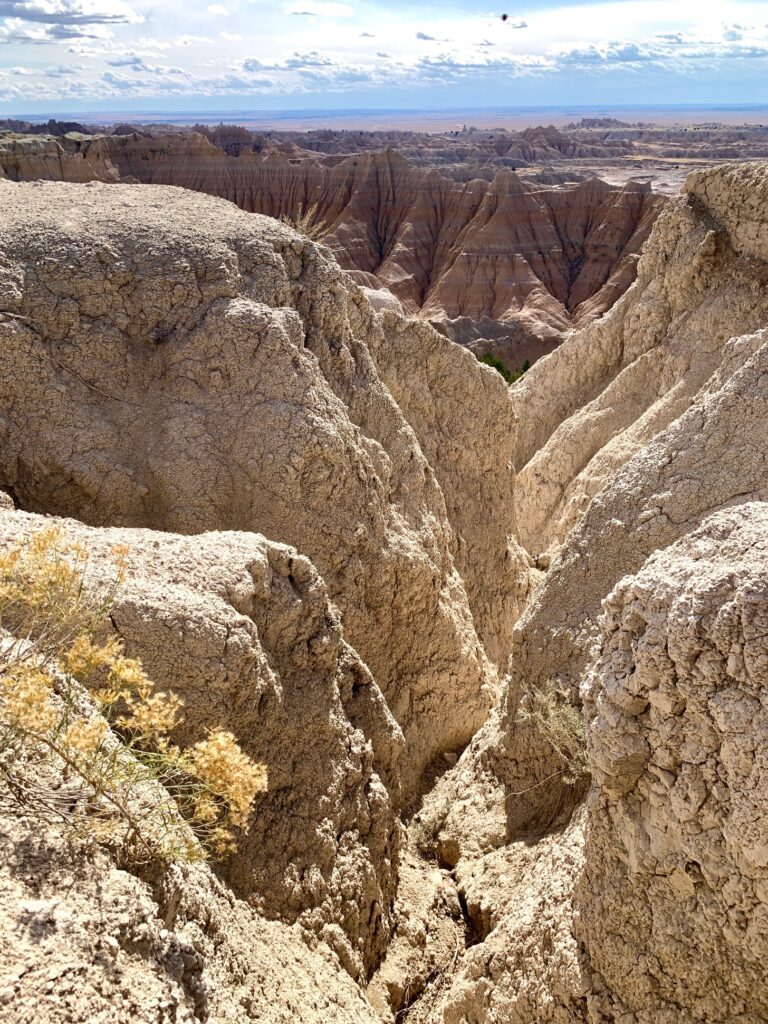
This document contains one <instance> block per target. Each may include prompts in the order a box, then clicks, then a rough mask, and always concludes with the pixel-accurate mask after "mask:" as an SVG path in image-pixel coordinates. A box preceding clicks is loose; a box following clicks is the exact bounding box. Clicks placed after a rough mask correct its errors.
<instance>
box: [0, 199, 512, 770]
mask: <svg viewBox="0 0 768 1024" xmlns="http://www.w3.org/2000/svg"><path fill="white" fill-rule="evenodd" d="M0 205H2V207H3V209H4V211H5V212H4V215H3V228H2V231H0V254H1V256H0V259H1V266H0V296H2V301H3V306H4V309H5V313H4V314H3V316H2V335H3V339H4V340H3V345H2V355H1V356H0V378H2V394H3V400H2V407H1V408H0V436H1V437H2V447H1V449H0V484H2V485H3V486H7V487H9V488H10V489H11V490H12V493H13V495H14V496H15V498H16V500H17V502H18V504H19V506H20V507H21V508H24V509H27V510H31V511H45V512H51V513H55V514H59V515H72V516H75V517H77V518H79V519H81V520H85V521H87V522H90V523H93V524H102V523H109V524H112V525H134V526H147V527H152V528H155V529H163V530H171V531H181V532H185V533H197V532H201V531H205V530H210V529H222V528H223V529H239V530H248V531H260V532H262V533H264V534H265V535H267V536H269V537H270V538H274V539H277V540H280V541H284V542H288V543H291V544H294V545H295V546H296V547H297V548H298V549H299V551H300V552H302V553H303V554H306V555H308V556H309V557H310V558H311V559H312V561H313V562H314V563H315V565H316V566H317V568H318V570H319V571H320V572H321V573H322V575H323V577H324V579H325V580H326V581H327V582H328V586H329V588H330V592H331V595H332V598H333V600H334V601H335V602H336V603H337V604H338V606H339V608H340V611H341V614H342V619H343V623H344V629H345V633H346V636H347V638H348V639H349V641H350V642H351V643H352V644H353V645H354V646H355V648H356V649H357V650H358V651H359V653H360V655H361V656H362V657H363V658H364V660H365V662H366V664H367V665H368V667H369V668H370V669H371V671H372V672H373V674H374V676H375V678H376V680H377V682H378V684H379V685H380V687H381V688H382V690H383V691H384V693H385V695H386V698H387V701H388V703H389V706H390V708H391V709H392V712H393V713H394V715H395V717H396V719H397V721H398V722H399V723H400V725H401V726H402V728H403V730H404V732H405V736H406V741H407V743H408V747H409V756H408V759H407V761H406V763H405V766H404V772H403V778H404V783H405V786H406V789H411V788H412V787H413V786H414V784H415V782H416V780H417V779H418V777H419V775H420V773H421V771H422V769H423V768H424V766H425V765H426V764H427V763H428V762H429V761H430V760H431V759H432V757H434V756H435V755H436V754H437V753H438V752H440V751H441V750H445V749H456V748H459V747H461V746H463V745H464V744H465V743H466V742H467V741H468V740H469V738H470V736H471V734H472V732H473V731H474V730H475V729H476V728H477V726H478V725H479V724H480V723H481V722H482V720H483V718H484V716H485V714H486V713H487V709H488V707H489V705H490V703H491V699H492V696H493V692H494V687H495V685H496V683H495V680H496V674H495V670H494V668H493V666H492V665H491V664H490V663H489V661H488V659H487V657H486V655H485V652H484V650H483V647H482V645H481V643H480V642H479V640H478V637H477V633H476V630H475V626H474V623H473V618H472V612H471V609H470V604H469V602H468V600H467V596H466V591H465V588H464V585H463V582H462V579H461V577H460V575H459V572H458V571H457V569H456V565H455V562H454V559H453V556H452V549H455V548H456V546H457V544H460V543H461V541H460V539H457V538H456V536H455V534H454V532H453V531H452V529H451V525H450V522H449V518H448V515H447V514H446V506H445V501H444V498H443V494H442V492H441V489H440V486H439V484H438V482H437V481H436V479H435V476H434V474H433V472H432V470H431V468H430V466H429V463H428V462H427V460H426V459H425V457H424V454H423V452H422V450H421V448H420V446H419V443H418V440H417V438H416V435H415V434H414V432H413V430H412V429H411V428H410V427H409V426H408V423H407V422H406V420H405V418H404V417H403V415H402V413H401V411H400V410H399V409H398V407H397V405H396V404H395V401H394V400H393V398H392V395H391V394H390V392H389V391H388V390H387V388H386V387H385V386H384V385H383V384H382V382H381V380H380V378H379V376H378V374H377V371H376V368H375V366H374V363H373V360H372V358H371V355H370V353H369V350H368V348H367V346H366V344H365V342H366V339H372V338H373V337H374V336H375V335H377V334H378V333H380V332H381V330H382V328H381V325H380V323H379V322H378V321H377V320H376V319H375V318H374V316H373V314H372V311H371V309H370V307H369V306H368V304H367V303H366V302H365V300H364V298H363V297H362V295H361V294H360V293H359V291H358V290H357V289H356V287H355V286H354V285H351V284H350V283H349V281H348V279H347V278H346V277H345V276H344V275H343V274H341V272H340V271H339V270H338V268H337V267H336V265H335V264H334V263H333V262H331V261H329V260H328V259H327V258H326V257H325V256H324V255H323V254H322V252H321V250H320V249H319V248H318V247H317V246H316V245H314V244H313V243H311V242H309V241H308V240H306V239H302V238H300V237H299V236H298V235H296V234H295V233H294V232H292V231H290V230H289V229H287V228H285V227H283V226H281V225H279V224H277V223H276V222H275V221H270V220H266V219H262V218H258V217H254V216H250V215H247V214H244V213H242V212H240V211H238V210H237V209H235V208H234V207H233V206H232V205H231V204H228V203H225V202H223V201H221V200H219V201H217V200H213V199H210V198H209V197H206V196H196V195H193V194H192V193H190V192H185V191H183V190H172V191H168V190H160V189H157V190H151V191H148V190H146V189H143V188H141V187H139V186H125V187H121V188H120V189H119V190H115V189H112V188H111V187H109V186H104V185H91V186H61V185H34V184H33V185H11V184H6V185H4V186H3V187H2V189H0ZM437 343H438V344H440V345H443V346H450V343H449V342H446V341H440V340H439V339H438V342H437ZM472 369H473V372H474V373H476V375H477V377H478V379H480V380H483V381H485V382H486V384H487V385H489V386H490V382H489V381H488V379H487V376H488V375H487V374H486V373H484V372H483V371H482V370H481V369H480V368H479V367H477V368H475V367H474V366H473V368H472ZM494 383H495V382H494ZM496 397H497V399H498V400H499V401H500V402H504V401H506V392H505V391H504V390H503V389H499V388H498V386H497V389H496ZM435 400H436V402H440V400H441V399H440V397H439V396H438V397H437V398H436V399H435ZM477 476H479V473H478V474H477ZM501 486H502V488H503V487H504V486H508V485H507V484H503V483H502V485H501ZM469 500H470V501H471V502H476V501H477V495H472V496H471V498H470V499H469ZM475 507H477V506H475ZM461 525H462V524H461V523H458V524H457V527H458V529H457V532H458V533H459V534H460V533H461ZM495 551H496V555H495V556H494V557H495V558H496V560H497V561H498V562H500V563H501V565H500V568H502V569H503V572H504V573H505V574H507V575H510V576H513V575H514V573H515V568H514V567H510V564H509V552H508V548H507V545H506V543H505V542H504V543H501V542H500V543H499V544H497V546H496V549H495ZM491 560H493V558H492V559H491ZM516 571H517V572H519V573H520V574H521V575H522V576H525V574H527V571H528V570H527V566H526V565H525V562H524V560H523V559H522V558H519V559H518V563H517V569H516ZM521 585H522V586H523V587H524V583H522V582H519V581H516V582H515V586H516V587H517V588H518V589H519V588H520V586H521ZM499 601H507V598H506V596H503V598H502V597H501V596H500V597H499ZM499 614H500V615H501V613H499ZM497 618H498V616H497ZM493 628H494V627H493V626H491V627H489V632H490V631H492V630H493ZM498 628H501V629H503V630H504V631H506V632H507V633H508V628H509V627H508V624H506V623H502V624H501V625H500V626H499V627H498ZM501 653H502V654H503V656H504V657H505V656H506V651H503V652H501ZM501 660H502V661H503V658H502V659H501ZM451 706H455V707H456V709H457V714H456V715H453V714H451V713H450V711H449V708H450V707H451ZM459 709H460V712H459Z"/></svg>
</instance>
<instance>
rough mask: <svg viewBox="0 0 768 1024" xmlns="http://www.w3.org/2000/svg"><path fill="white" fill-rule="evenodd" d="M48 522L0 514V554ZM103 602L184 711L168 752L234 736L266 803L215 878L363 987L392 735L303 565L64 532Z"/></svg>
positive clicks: (282, 551) (231, 543)
mask: <svg viewBox="0 0 768 1024" xmlns="http://www.w3.org/2000/svg"><path fill="white" fill-rule="evenodd" d="M49 524H50V520H49V519H43V518H42V517H40V516H30V515H28V514H27V513H23V512H15V513H3V514H0V544H2V545H4V546H6V545H8V544H10V543H12V542H13V540H14V539H18V538H19V537H21V536H24V535H26V534H28V533H29V532H30V531H32V530H35V529H41V528H43V527H44V526H46V525H49ZM62 528H63V529H64V530H65V532H66V534H67V536H69V537H71V538H73V539H76V540H78V541H80V542H81V543H83V544H84V545H85V547H86V548H87V550H88V552H89V555H90V568H89V573H88V578H87V583H88V586H90V587H93V588H98V589H104V588H106V589H109V587H110V585H112V584H113V583H114V579H115V574H116V568H115V564H114V556H113V554H112V552H113V549H114V547H115V545H117V544H121V545H126V546H127V547H128V548H129V554H128V556H127V565H126V579H125V582H124V583H123V584H122V585H121V586H120V587H119V588H118V590H117V592H116V594H115V598H114V601H113V603H112V606H111V608H110V621H111V623H112V624H113V626H114V628H115V630H116V631H117V633H118V635H120V636H121V637H122V638H123V640H124V641H125V645H126V650H127V651H128V652H129V653H130V654H131V656H133V657H139V658H141V660H142V663H143V664H144V666H145V668H146V669H147V671H148V673H149V675H150V677H151V678H152V680H153V681H154V683H155V684H156V686H157V687H158V689H160V690H164V691H166V692H167V691H168V690H173V691H175V692H176V693H178V694H179V695H180V696H181V697H182V698H183V700H184V704H185V723H184V726H183V727H182V728H180V729H179V731H178V736H177V737H176V739H177V741H178V742H180V743H181V744H183V745H187V744H190V743H194V742H196V741H197V740H199V739H202V738H203V737H204V736H205V735H206V731H207V730H208V729H210V728H224V729H227V730H229V731H230V732H232V733H234V735H235V736H236V737H237V738H238V740H239V741H240V743H241V745H242V747H243V749H244V750H245V751H246V752H247V753H248V754H249V755H250V756H251V757H253V758H254V760H257V761H260V762H263V763H265V764H266V765H267V771H268V775H269V791H268V793H267V794H266V795H265V796H264V797H262V798H260V799H259V805H258V813H257V815H256V816H255V817H254V820H253V826H252V828H251V831H250V833H249V835H248V837H247V838H246V839H244V840H243V841H242V842H241V843H240V846H239V850H238V853H237V855H236V856H235V857H234V858H232V859H231V860H230V861H229V863H228V864H227V865H226V870H225V874H226V877H227V878H228V879H229V881H230V883H231V884H232V886H233V888H234V890H235V892H237V894H238V895H239V896H241V897H244V898H248V899H249V901H250V902H251V904H252V905H253V906H254V907H255V908H257V909H258V911H259V912H260V913H261V914H262V915H264V916H266V917H269V918H275V919H279V920H283V921H287V922H288V923H293V922H295V921H298V922H299V923H300V924H301V925H302V927H303V928H304V929H305V930H307V931H310V932H312V933H314V934H316V935H317V936H318V937H321V938H323V939H325V940H326V941H327V942H328V944H329V945H330V946H331V947H332V948H334V949H335V950H336V952H337V953H338V955H339V957H340V958H341V960H342V962H343V963H344V965H345V967H346V968H347V969H348V971H349V972H350V973H351V974H353V975H354V976H356V977H358V978H359V977H361V976H364V975H365V974H366V972H368V971H370V970H371V969H372V967H373V965H374V964H375V963H376V962H377V960H378V959H379V958H380V956H381V955H382V953H383V951H384V949H385V948H386V944H387V941H388V938H389V932H390V929H391V910H392V902H393V900H394V894H395V886H396V876H397V854H398V837H399V824H398V822H397V820H396V816H395V810H396V807H397V804H398V803H399V779H400V764H399V757H400V753H401V748H402V736H401V733H400V730H399V728H398V727H397V725H396V723H395V722H394V720H393V719H392V717H391V715H390V713H389V711H388V709H387V706H386V704H385V702H384V699H383V697H382V695H381V692H380V691H379V689H378V687H377V686H376V684H375V682H374V680H373V679H372V677H371V675H370V672H369V671H368V670H367V669H366V667H365V665H363V664H362V662H361V661H360V659H359V657H358V656H357V655H356V653H355V652H354V651H353V650H352V649H351V648H350V647H349V646H348V645H347V644H346V643H345V642H344V639H343V637H342V633H341V626H340V623H339V619H338V613H337V612H336V611H335V609H334V608H333V607H332V606H331V605H330V604H329V599H328V592H327V589H326V587H325V584H324V583H323V581H322V580H321V579H320V577H319V576H318V574H317V571H316V569H315V568H314V566H313V565H312V564H311V563H310V562H309V560H308V559H307V558H305V557H302V556H300V555H298V554H297V552H296V551H295V550H293V549H291V548H288V547H286V546H284V545H279V544H274V543H270V542H268V541H266V540H265V539H264V538H263V537H259V536H257V535H255V534H236V533H213V534H203V535H199V536H195V537H190V538H185V537H176V536H173V535H172V534H162V533H153V532H151V531H147V530H118V529H108V530H100V529H91V528H88V527H84V526H82V525H81V524H79V523H76V522H74V521H63V523H62Z"/></svg>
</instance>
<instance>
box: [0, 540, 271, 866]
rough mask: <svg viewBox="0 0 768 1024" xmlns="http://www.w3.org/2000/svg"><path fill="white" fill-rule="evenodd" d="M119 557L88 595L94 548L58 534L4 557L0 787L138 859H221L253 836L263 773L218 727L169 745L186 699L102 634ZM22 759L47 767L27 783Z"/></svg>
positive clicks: (0, 572) (122, 561)
mask: <svg viewBox="0 0 768 1024" xmlns="http://www.w3.org/2000/svg"><path fill="white" fill-rule="evenodd" d="M113 554H114V560H115V577H114V581H113V583H112V584H111V585H110V586H109V587H107V588H106V589H104V590H102V592H96V591H94V589H93V588H86V586H85V584H84V580H85V574H86V570H87V564H88V552H87V550H86V549H85V548H84V547H83V546H82V545H80V544H78V543H76V542H73V541H71V540H69V539H68V538H67V537H66V536H65V535H64V534H63V532H62V531H61V530H60V529H55V528H54V529H45V530H41V531H39V532H37V533H35V534H33V535H31V536H30V537H29V538H27V539H26V540H24V541H22V542H20V543H19V544H17V545H15V546H14V547H12V548H11V549H10V550H8V551H6V552H5V553H3V554H2V555H0V783H4V785H5V789H6V793H7V794H9V795H10V796H12V797H13V798H14V799H15V800H17V801H18V802H19V803H21V804H23V806H24V809H25V810H26V811H27V812H28V813H30V812H31V813H36V814H39V815H41V816H43V817H48V818H50V817H55V818H56V820H58V821H62V822H64V823H66V824H67V825H69V826H71V827H72V828H73V829H75V830H76V831H78V832H80V833H81V834H83V835H85V836H87V837H89V838H91V839H94V838H95V839H96V840H99V841H114V840H116V839H119V840H120V842H121V845H122V847H123V848H124V849H126V850H130V851H131V854H132V856H140V857H143V858H145V859H166V860H168V859H196V858H201V857H205V856H207V855H209V854H211V855H214V856H217V857H218V856H222V855H224V854H226V853H228V852H230V851H231V850H233V849H234V847H235V840H236V835H237V833H245V832H247V830H248V819H249V816H250V814H251V810H252V808H253V804H254V801H255V799H256V796H257V794H258V793H260V792H263V791H264V790H265V789H266V785H267V777H266V769H265V767H264V766H263V765H261V764H257V763H255V762H254V761H253V760H251V758H249V757H248V756H247V755H246V754H245V753H244V752H243V751H242V750H241V749H240V746H239V745H238V743H237V741H236V740H235V738H234V736H232V735H231V733H228V732H226V731H224V730H221V729H216V730H212V731H211V732H210V733H209V735H208V736H207V737H206V738H205V739H203V740H201V741H200V742H198V743H196V744H194V745H193V746H191V747H189V748H187V749H181V748H180V747H178V746H177V745H175V744H174V743H172V742H171V734H172V733H173V731H174V729H176V727H177V726H178V725H179V724H180V722H181V721H182V716H183V703H182V701H181V699H180V698H179V697H178V696H177V695H176V694H174V693H165V692H156V691H155V689H154V687H153V685H152V682H151V680H150V679H149V678H148V676H147V674H146V672H145V671H144V668H143V666H142V664H141V662H140V661H139V660H138V659H136V658H129V657H127V656H126V654H125V651H124V648H123V643H122V641H121V640H120V639H119V638H117V637H115V636H114V635H109V634H108V632H107V631H106V628H105V625H106V618H107V614H108V611H109V608H110V605H111V603H112V600H113V598H114V594H115V590H116V588H117V587H118V586H119V585H120V584H121V582H122V580H123V577H124V573H125V568H126V559H127V555H128V551H127V549H126V548H123V547H116V548H115V549H113ZM86 693H88V694H90V696H91V697H92V698H93V700H89V699H87V697H86ZM94 704H95V708H94ZM30 759H37V760H38V761H39V762H40V764H41V765H42V766H43V768H45V767H46V766H47V768H48V769H51V770H50V771H48V773H47V774H46V772H45V771H42V772H41V771H38V772H37V773H30V772H29V771H28V770H25V768H26V766H27V764H28V762H29V760H30ZM32 778H36V779H37V781H35V782H32V781H31V779H32ZM45 779H48V780H49V781H47V782H46V781H43V780H45Z"/></svg>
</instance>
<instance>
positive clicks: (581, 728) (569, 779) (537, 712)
mask: <svg viewBox="0 0 768 1024" xmlns="http://www.w3.org/2000/svg"><path fill="white" fill-rule="evenodd" d="M517 720H518V722H528V723H531V724H532V725H533V726H534V727H535V728H536V729H537V730H538V732H539V733H540V734H541V736H542V737H543V739H544V740H546V742H547V743H548V744H549V745H550V747H551V748H552V750H553V751H554V752H555V754H556V755H557V757H558V758H559V760H560V761H561V762H562V768H561V769H560V770H559V771H558V772H556V773H555V774H556V775H558V776H560V777H561V778H562V780H563V782H566V783H568V784H569V785H576V784H577V783H578V782H581V781H583V780H584V779H587V778H588V777H589V774H590V771H589V762H588V761H587V727H586V723H585V721H584V715H583V713H582V710H581V708H580V707H578V706H577V705H575V704H574V703H573V702H572V699H571V697H570V696H569V694H568V693H566V692H565V691H564V690H561V689H558V688H557V687H555V686H550V687H547V688H546V689H539V688H538V687H534V688H533V689H532V690H530V691H529V692H528V693H527V694H526V695H525V696H524V698H523V700H522V701H521V704H520V708H519V710H518V712H517ZM545 781H546V780H545Z"/></svg>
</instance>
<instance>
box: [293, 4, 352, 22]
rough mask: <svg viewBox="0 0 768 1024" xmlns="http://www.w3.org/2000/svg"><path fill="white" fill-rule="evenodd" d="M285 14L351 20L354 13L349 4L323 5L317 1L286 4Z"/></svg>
mask: <svg viewBox="0 0 768 1024" xmlns="http://www.w3.org/2000/svg"><path fill="white" fill-rule="evenodd" d="M285 13H286V14H309V15H316V16H318V17H320V18H351V17H352V15H353V14H354V13H355V12H354V9H353V8H352V7H350V6H349V4H337V3H323V2H318V0H298V3H293V4H288V6H287V7H286V8H285Z"/></svg>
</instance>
